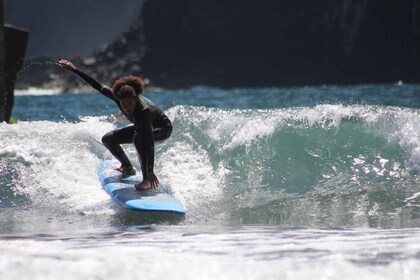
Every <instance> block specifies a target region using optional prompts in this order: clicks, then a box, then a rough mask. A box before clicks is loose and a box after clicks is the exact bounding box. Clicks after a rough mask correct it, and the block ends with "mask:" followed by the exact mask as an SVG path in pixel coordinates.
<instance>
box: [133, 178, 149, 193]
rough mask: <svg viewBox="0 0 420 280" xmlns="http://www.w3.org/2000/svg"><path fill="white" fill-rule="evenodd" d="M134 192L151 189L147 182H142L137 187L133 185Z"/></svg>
mask: <svg viewBox="0 0 420 280" xmlns="http://www.w3.org/2000/svg"><path fill="white" fill-rule="evenodd" d="M135 188H136V190H138V191H145V190H150V189H151V188H152V187H151V186H150V183H149V181H147V180H146V181H143V182H141V183H139V184H137V185H135Z"/></svg>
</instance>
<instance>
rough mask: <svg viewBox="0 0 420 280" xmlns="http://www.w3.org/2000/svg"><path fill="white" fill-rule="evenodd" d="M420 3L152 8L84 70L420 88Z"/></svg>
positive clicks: (226, 82)
mask: <svg viewBox="0 0 420 280" xmlns="http://www.w3.org/2000/svg"><path fill="white" fill-rule="evenodd" d="M419 51H420V1H418V0H401V1H398V2H397V1H381V0H352V1H350V0H324V1H314V0H301V1H290V0H288V1H282V0H261V1H243V0H230V1H224V0H177V1H172V0H146V1H145V3H144V5H143V9H142V13H141V15H140V16H139V18H138V19H137V20H136V21H135V23H133V25H132V27H131V29H130V30H129V31H128V32H126V33H124V34H123V35H122V36H121V37H120V38H118V40H116V41H115V42H113V43H112V44H110V45H108V46H107V47H105V48H102V49H98V50H96V51H95V52H94V54H93V55H92V57H90V58H85V59H84V60H83V61H80V63H82V64H83V67H86V69H88V71H89V72H90V73H92V72H94V73H96V74H97V75H98V76H97V77H98V78H100V79H101V80H102V81H104V82H108V83H112V80H113V79H114V78H116V77H117V76H120V75H126V74H135V75H142V76H143V77H147V78H149V79H150V80H151V81H152V83H153V84H156V85H158V86H163V87H187V86H193V85H210V86H220V87H241V86H258V87H259V86H265V87H266V86H284V85H287V86H288V85H309V84H343V83H346V84H347V83H382V82H395V81H397V80H403V81H408V82H419V81H420V75H419V74H420V63H419V62H420V61H419Z"/></svg>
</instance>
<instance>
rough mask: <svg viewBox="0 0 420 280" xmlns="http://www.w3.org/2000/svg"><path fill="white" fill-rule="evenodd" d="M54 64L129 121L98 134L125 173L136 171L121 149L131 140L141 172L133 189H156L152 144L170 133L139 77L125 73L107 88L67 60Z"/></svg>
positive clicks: (165, 121)
mask: <svg viewBox="0 0 420 280" xmlns="http://www.w3.org/2000/svg"><path fill="white" fill-rule="evenodd" d="M58 64H59V65H60V66H61V67H63V68H64V69H66V70H68V71H70V72H73V73H75V74H76V75H78V76H79V77H81V78H82V79H83V80H85V81H86V82H87V83H88V84H89V85H90V86H91V87H93V88H94V89H96V90H97V91H99V92H100V93H101V94H102V95H104V96H106V97H108V98H110V99H111V100H113V101H114V102H115V103H116V104H117V106H118V108H119V109H120V110H121V111H122V113H123V114H124V115H125V117H126V118H127V119H128V120H129V121H130V122H132V123H133V124H132V125H129V126H127V127H124V128H120V129H116V130H114V131H111V132H108V133H107V134H105V135H104V136H103V137H102V143H103V144H104V146H105V147H106V148H107V149H108V150H109V151H110V152H111V154H112V155H113V156H114V157H116V158H117V159H118V160H119V161H120V163H121V167H120V168H118V169H117V170H118V171H120V172H121V173H123V174H124V175H128V176H131V175H135V174H136V171H135V170H134V168H133V165H132V164H131V162H130V160H129V159H128V157H127V155H126V154H125V152H124V150H123V149H122V148H121V144H128V143H134V146H135V147H136V150H137V154H138V156H139V161H140V164H141V171H142V174H143V181H142V182H141V183H139V184H137V185H135V188H136V189H137V190H147V189H150V188H156V186H157V185H159V180H158V178H157V176H156V174H155V173H154V170H153V166H154V158H155V150H154V146H155V143H156V142H161V141H163V140H166V139H168V138H169V136H170V135H171V133H172V124H171V121H170V120H169V119H168V117H167V116H166V115H165V114H164V113H163V112H162V110H161V109H159V108H158V107H157V106H156V105H155V104H154V103H153V102H152V101H150V100H148V99H147V98H145V97H143V96H142V95H141V94H142V93H143V90H144V82H143V80H142V79H140V78H139V77H135V76H126V77H122V78H120V79H118V80H116V81H115V83H114V85H113V87H112V88H110V87H108V86H103V85H102V84H100V83H99V82H98V81H96V80H95V79H94V78H92V77H90V76H89V75H88V74H86V73H84V72H83V71H81V70H79V69H77V68H76V66H75V65H74V64H73V63H71V62H70V61H68V60H65V59H61V60H60V61H59V62H58Z"/></svg>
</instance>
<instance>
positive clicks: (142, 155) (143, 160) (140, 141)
mask: <svg viewBox="0 0 420 280" xmlns="http://www.w3.org/2000/svg"><path fill="white" fill-rule="evenodd" d="M133 143H134V146H135V147H136V150H137V155H138V156H139V161H140V165H141V172H142V174H143V179H144V178H147V177H148V176H147V155H146V152H145V150H146V143H145V139H144V137H142V135H141V133H139V132H137V133H135V134H134V136H133Z"/></svg>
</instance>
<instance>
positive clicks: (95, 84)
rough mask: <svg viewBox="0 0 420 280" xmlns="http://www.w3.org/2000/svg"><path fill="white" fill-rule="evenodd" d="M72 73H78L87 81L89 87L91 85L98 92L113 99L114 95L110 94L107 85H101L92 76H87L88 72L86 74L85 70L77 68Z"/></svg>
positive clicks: (110, 91)
mask: <svg viewBox="0 0 420 280" xmlns="http://www.w3.org/2000/svg"><path fill="white" fill-rule="evenodd" d="M73 73H75V74H76V75H78V76H79V77H80V78H82V79H83V80H84V81H85V82H86V83H88V84H89V85H90V86H91V87H93V88H94V89H96V90H97V91H99V92H100V93H102V94H103V95H105V96H106V97H108V98H110V99H112V100H114V97H113V95H112V90H111V89H110V88H109V87H107V86H103V85H102V84H101V83H99V82H98V81H97V80H95V79H94V78H92V77H91V76H89V75H88V74H86V73H85V72H83V71H81V70H79V69H75V70H74V71H73ZM114 101H115V100H114Z"/></svg>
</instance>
